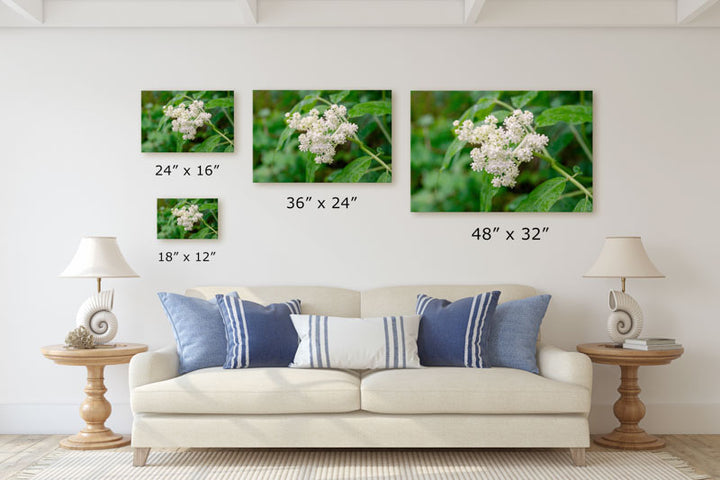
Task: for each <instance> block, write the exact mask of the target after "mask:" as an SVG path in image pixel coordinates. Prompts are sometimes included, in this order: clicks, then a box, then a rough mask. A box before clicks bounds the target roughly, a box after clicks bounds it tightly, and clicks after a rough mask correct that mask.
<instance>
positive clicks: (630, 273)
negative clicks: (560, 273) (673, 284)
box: [583, 237, 665, 278]
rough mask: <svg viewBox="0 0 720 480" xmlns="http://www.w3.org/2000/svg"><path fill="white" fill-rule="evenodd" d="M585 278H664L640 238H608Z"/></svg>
mask: <svg viewBox="0 0 720 480" xmlns="http://www.w3.org/2000/svg"><path fill="white" fill-rule="evenodd" d="M583 276H584V277H611V278H664V277H665V275H663V274H662V273H660V271H659V270H658V269H657V268H656V267H655V265H653V263H652V261H650V258H649V257H648V254H647V252H646V251H645V247H643V244H642V240H641V239H640V237H607V238H606V239H605V244H604V245H603V248H602V250H601V251H600V256H599V257H598V259H597V260H596V261H595V264H594V265H593V266H592V267H590V270H588V271H587V272H586V273H585V275H583Z"/></svg>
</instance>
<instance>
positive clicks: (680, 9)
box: [677, 0, 718, 25]
mask: <svg viewBox="0 0 720 480" xmlns="http://www.w3.org/2000/svg"><path fill="white" fill-rule="evenodd" d="M717 1H718V0H677V23H679V24H682V25H684V24H687V23H690V22H692V21H693V20H695V19H696V18H698V17H699V16H700V15H702V14H703V13H705V12H706V11H707V10H708V9H709V8H710V7H712V6H713V5H715V3H717Z"/></svg>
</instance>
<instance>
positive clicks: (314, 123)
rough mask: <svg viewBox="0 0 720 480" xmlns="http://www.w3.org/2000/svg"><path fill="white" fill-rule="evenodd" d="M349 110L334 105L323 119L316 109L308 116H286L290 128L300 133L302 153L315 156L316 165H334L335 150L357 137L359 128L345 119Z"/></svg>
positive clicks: (326, 111) (324, 114) (295, 114)
mask: <svg viewBox="0 0 720 480" xmlns="http://www.w3.org/2000/svg"><path fill="white" fill-rule="evenodd" d="M346 114H347V109H346V108H345V107H344V106H343V105H332V106H331V107H330V108H328V109H327V110H325V113H323V115H322V117H321V116H320V112H318V111H317V110H316V109H314V108H313V109H312V110H310V111H309V112H308V113H307V115H305V116H303V115H300V114H299V113H298V112H295V113H293V114H292V115H290V113H286V114H285V122H286V123H287V124H288V126H289V127H290V128H292V129H294V130H297V131H299V132H303V133H301V134H300V136H299V140H300V146H299V147H298V148H299V149H300V151H301V152H310V153H313V154H315V163H332V162H333V161H334V160H335V148H336V147H337V146H338V145H342V144H343V143H345V142H347V139H348V137H351V136H353V135H355V133H356V132H357V130H358V126H357V125H356V124H354V123H352V122H348V121H347V120H346V119H345V115H346Z"/></svg>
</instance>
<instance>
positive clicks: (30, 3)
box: [2, 0, 43, 25]
mask: <svg viewBox="0 0 720 480" xmlns="http://www.w3.org/2000/svg"><path fill="white" fill-rule="evenodd" d="M2 2H3V3H4V4H5V5H7V6H8V7H10V8H12V9H13V10H15V11H16V12H17V13H18V14H20V15H21V16H22V17H23V18H25V19H27V20H30V21H31V22H32V23H35V24H38V25H41V24H42V23H43V0H2Z"/></svg>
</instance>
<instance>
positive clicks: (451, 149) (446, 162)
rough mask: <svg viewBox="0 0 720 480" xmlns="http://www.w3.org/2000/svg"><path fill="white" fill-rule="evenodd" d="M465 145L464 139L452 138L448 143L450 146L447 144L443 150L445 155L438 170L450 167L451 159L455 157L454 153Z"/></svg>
mask: <svg viewBox="0 0 720 480" xmlns="http://www.w3.org/2000/svg"><path fill="white" fill-rule="evenodd" d="M465 145H467V142H466V141H464V140H460V139H458V138H456V139H455V140H453V141H452V143H450V146H448V148H447V150H445V156H444V157H443V163H442V166H441V167H440V170H447V169H448V168H450V166H451V165H452V162H453V160H454V159H455V154H457V153H458V152H459V151H460V150H462V149H463V148H464V147H465Z"/></svg>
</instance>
